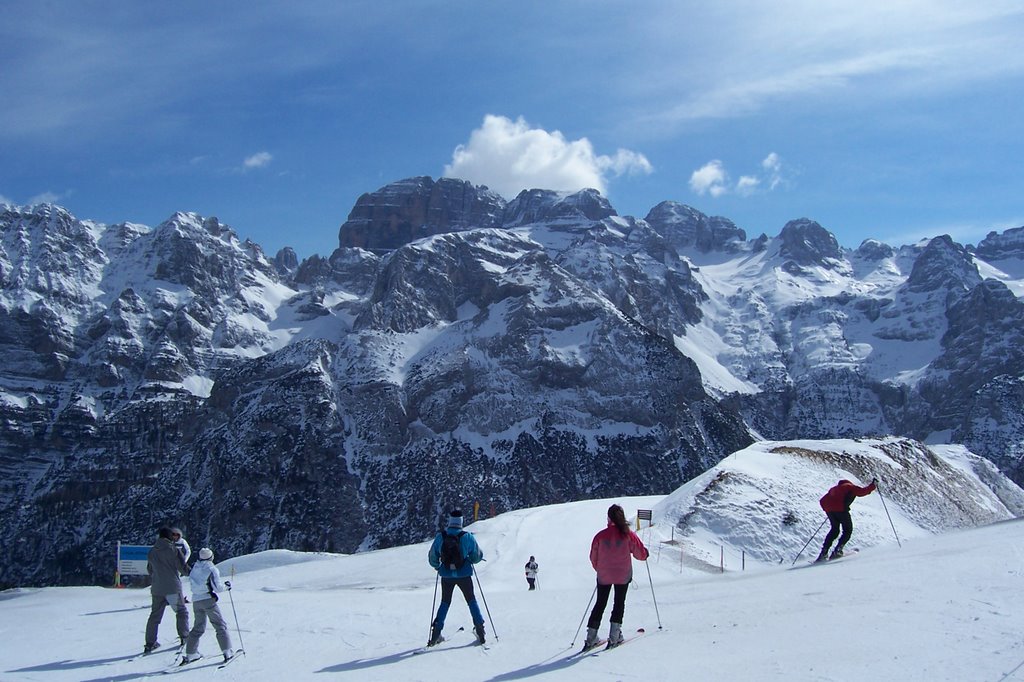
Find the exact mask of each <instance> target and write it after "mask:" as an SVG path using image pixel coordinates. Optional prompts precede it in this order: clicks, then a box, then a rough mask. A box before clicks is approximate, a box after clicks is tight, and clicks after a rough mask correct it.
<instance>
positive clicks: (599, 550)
mask: <svg viewBox="0 0 1024 682" xmlns="http://www.w3.org/2000/svg"><path fill="white" fill-rule="evenodd" d="M631 556H632V557H636V558H637V559H639V560H640V561H646V560H647V557H648V556H650V553H649V552H648V551H647V548H646V547H644V543H643V542H641V541H640V538H639V537H637V534H636V533H634V532H633V530H632V529H631V528H630V527H629V522H628V521H626V512H624V511H623V510H622V507H620V506H619V505H617V504H613V505H612V506H611V507H609V508H608V527H607V528H605V529H604V530H602V531H601V532H599V533H598V534H597V535H595V536H594V540H593V542H591V543H590V563H591V565H593V567H594V570H595V571H597V601H596V602H595V603H594V610H593V611H591V612H590V620H589V621H587V639H586V641H584V643H583V648H584V650H586V649H590V648H593V647H594V646H596V645H597V643H598V637H597V629H598V628H599V627H601V618H602V617H603V616H604V609H605V607H606V606H607V605H608V595H609V594H610V593H611V591H612V587H614V588H615V601H614V602H613V603H612V615H611V618H610V620H611V628H610V629H609V632H608V646H609V647H614V646H618V645H619V644H621V643H622V640H623V637H622V616H623V614H624V612H625V610H626V589H627V588H628V587H629V582H630V581H631V580H632V579H633V560H632V558H631Z"/></svg>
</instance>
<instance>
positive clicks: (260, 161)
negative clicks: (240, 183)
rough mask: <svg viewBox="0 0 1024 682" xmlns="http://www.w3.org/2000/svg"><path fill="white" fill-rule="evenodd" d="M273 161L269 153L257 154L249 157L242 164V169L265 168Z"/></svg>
mask: <svg viewBox="0 0 1024 682" xmlns="http://www.w3.org/2000/svg"><path fill="white" fill-rule="evenodd" d="M273 160H274V156H273V154H271V153H270V152H257V153H255V154H253V155H252V156H250V157H247V158H246V159H245V161H243V162H242V167H243V168H244V169H245V170H250V169H252V168H266V167H267V166H269V165H270V162H271V161H273Z"/></svg>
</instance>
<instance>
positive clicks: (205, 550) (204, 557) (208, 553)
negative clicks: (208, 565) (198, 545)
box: [199, 547, 213, 561]
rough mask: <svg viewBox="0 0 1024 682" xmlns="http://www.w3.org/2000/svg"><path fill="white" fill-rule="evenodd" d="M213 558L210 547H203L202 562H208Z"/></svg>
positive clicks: (200, 551) (200, 553)
mask: <svg viewBox="0 0 1024 682" xmlns="http://www.w3.org/2000/svg"><path fill="white" fill-rule="evenodd" d="M212 558H213V550H212V549H210V548H209V547H203V548H202V549H201V550H199V560H200V561H207V560H209V559H212Z"/></svg>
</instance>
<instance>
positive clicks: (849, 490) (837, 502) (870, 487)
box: [819, 478, 875, 512]
mask: <svg viewBox="0 0 1024 682" xmlns="http://www.w3.org/2000/svg"><path fill="white" fill-rule="evenodd" d="M873 492H875V484H874V483H869V484H867V485H866V486H864V487H863V488H862V487H860V486H859V485H854V484H853V483H850V482H849V481H847V480H846V479H845V478H844V479H843V480H841V481H839V483H836V484H835V485H834V486H832V487H831V488H830V489H829V491H828V492H827V493H825V494H824V495H823V496H822V497H821V500H819V503H820V504H821V508H822V509H824V510H825V511H826V512H844V511H850V505H851V504H853V499H854V498H855V497H864V496H865V495H870V494H871V493H873Z"/></svg>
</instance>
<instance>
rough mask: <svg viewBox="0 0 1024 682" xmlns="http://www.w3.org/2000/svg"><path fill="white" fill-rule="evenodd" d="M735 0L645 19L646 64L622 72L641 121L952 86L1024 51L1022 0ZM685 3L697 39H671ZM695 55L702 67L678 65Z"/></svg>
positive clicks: (1021, 60)
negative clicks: (1018, 46)
mask: <svg viewBox="0 0 1024 682" xmlns="http://www.w3.org/2000/svg"><path fill="white" fill-rule="evenodd" d="M737 10H738V7H737V6H736V3H709V4H707V5H706V6H705V7H702V8H691V7H689V6H687V7H686V9H681V8H680V7H677V6H674V5H672V4H669V3H665V4H664V5H661V6H658V7H655V8H654V10H653V11H652V12H650V13H649V14H648V16H647V17H645V18H644V19H643V21H644V22H645V28H647V29H648V33H649V34H650V38H649V40H648V41H647V42H646V44H645V47H646V48H647V49H645V50H644V53H643V55H640V56H638V57H637V59H638V60H641V61H642V62H647V64H641V65H637V64H632V65H631V66H632V68H630V69H629V70H628V71H626V72H625V73H626V74H627V75H626V76H625V77H624V79H626V80H625V82H626V83H628V86H629V87H630V88H631V89H632V90H631V91H632V93H633V94H634V96H636V97H644V98H646V99H647V101H649V102H651V104H652V109H651V113H650V115H649V116H646V117H644V118H643V120H644V121H645V122H647V123H651V124H655V123H661V124H665V125H668V126H672V125H678V124H683V123H686V122H689V121H695V120H702V119H721V118H736V117H743V116H747V115H750V114H752V113H755V112H758V111H760V110H762V109H764V108H766V107H769V106H772V105H773V104H776V103H782V104H785V103H788V102H799V101H801V100H802V99H804V98H807V99H810V98H822V97H824V98H827V100H826V101H832V102H834V101H835V96H836V95H837V94H843V93H849V94H853V93H855V92H857V91H858V90H859V89H861V88H863V89H862V90H860V91H861V92H867V93H871V94H872V96H874V97H886V96H890V95H895V96H906V95H908V94H911V93H921V94H927V93H930V92H956V91H960V90H963V89H964V88H969V87H975V86H976V85H977V84H978V82H979V81H990V82H998V81H999V80H1000V79H1006V78H1009V77H1016V76H1019V75H1020V74H1021V72H1022V71H1024V54H1022V53H1021V52H1020V51H1019V50H1014V49H1013V48H1012V47H1011V46H1012V45H1013V44H1015V43H1016V42H1019V40H1018V38H1017V37H1016V36H1017V35H1019V32H1020V27H1021V24H1022V21H1024V6H1022V5H1021V3H1020V2H1019V0H992V1H991V2H986V3H955V2H946V1H940V2H934V1H933V0H905V1H904V2H900V3H892V2H887V1H883V0H864V1H863V2H861V3H858V4H856V5H851V4H850V3H842V2H838V1H837V0H791V1H788V2H785V3H761V4H759V3H743V9H742V11H737ZM684 13H685V19H686V21H687V24H688V25H689V26H690V27H691V28H690V31H689V34H691V35H692V36H693V40H688V41H678V40H677V41H674V42H672V41H671V39H672V37H673V31H674V27H675V26H678V25H679V22H680V20H682V19H683V18H684ZM712 26H713V27H714V28H713V29H711V28H710V27H712ZM707 55H713V59H708V58H707ZM694 63H699V64H700V66H701V68H685V66H690V65H692V64H694ZM655 65H658V66H659V67H660V68H654V66H655ZM666 65H676V66H677V68H667V66H666ZM645 66H646V67H647V68H644V67H645ZM634 74H646V75H645V76H644V77H641V78H637V77H635V76H634Z"/></svg>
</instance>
